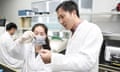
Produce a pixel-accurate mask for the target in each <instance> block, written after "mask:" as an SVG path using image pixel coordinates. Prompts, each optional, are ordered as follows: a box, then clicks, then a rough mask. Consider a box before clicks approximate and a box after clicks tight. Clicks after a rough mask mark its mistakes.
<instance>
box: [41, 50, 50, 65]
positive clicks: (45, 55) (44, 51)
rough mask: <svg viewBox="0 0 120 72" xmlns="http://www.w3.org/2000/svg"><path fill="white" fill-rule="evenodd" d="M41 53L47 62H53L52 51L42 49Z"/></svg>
mask: <svg viewBox="0 0 120 72" xmlns="http://www.w3.org/2000/svg"><path fill="white" fill-rule="evenodd" d="M40 55H41V58H42V60H43V62H44V63H45V64H48V63H50V62H51V52H50V51H49V50H46V49H41V50H40Z"/></svg>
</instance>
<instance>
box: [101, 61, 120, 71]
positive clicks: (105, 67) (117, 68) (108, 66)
mask: <svg viewBox="0 0 120 72" xmlns="http://www.w3.org/2000/svg"><path fill="white" fill-rule="evenodd" d="M99 72H120V66H115V65H112V64H110V63H102V64H99Z"/></svg>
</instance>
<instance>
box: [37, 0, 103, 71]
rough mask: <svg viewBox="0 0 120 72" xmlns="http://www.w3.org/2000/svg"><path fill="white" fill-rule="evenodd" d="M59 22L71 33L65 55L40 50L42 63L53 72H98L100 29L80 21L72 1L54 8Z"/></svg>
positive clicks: (101, 36)
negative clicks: (48, 65) (50, 67)
mask: <svg viewBox="0 0 120 72" xmlns="http://www.w3.org/2000/svg"><path fill="white" fill-rule="evenodd" d="M56 12H57V16H58V20H59V22H60V23H61V24H62V25H63V26H64V27H65V28H66V29H67V30H70V31H71V32H72V36H71V38H70V39H69V41H68V44H67V47H66V53H65V55H63V54H59V53H52V52H50V51H49V50H45V49H42V50H41V51H40V52H39V53H40V56H41V57H42V59H43V61H44V63H46V64H48V63H51V66H52V70H53V71H55V72H59V71H60V72H98V63H99V53H100V49H101V45H102V42H103V35H102V32H101V30H100V28H99V27H98V26H97V25H96V24H93V23H90V22H88V21H87V20H82V19H80V15H79V10H78V6H77V4H76V3H75V2H74V1H64V2H62V3H61V4H60V5H58V7H57V8H56Z"/></svg>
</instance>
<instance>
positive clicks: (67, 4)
mask: <svg viewBox="0 0 120 72" xmlns="http://www.w3.org/2000/svg"><path fill="white" fill-rule="evenodd" d="M59 8H62V9H63V10H65V11H69V12H72V11H73V10H75V11H76V14H77V16H78V17H80V15H79V10H78V5H77V4H76V3H75V2H74V1H72V0H70V1H64V2H62V3H61V4H60V5H58V7H57V8H56V12H57V11H58V10H59Z"/></svg>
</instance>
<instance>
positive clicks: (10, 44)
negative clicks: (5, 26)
mask: <svg viewBox="0 0 120 72" xmlns="http://www.w3.org/2000/svg"><path fill="white" fill-rule="evenodd" d="M20 48H21V45H19V46H18V44H17V43H15V42H14V41H13V39H12V36H11V35H10V34H9V33H8V32H5V33H4V34H3V35H2V36H0V63H1V64H4V65H7V66H8V67H9V68H12V69H17V70H20V69H21V68H22V66H23V61H21V60H19V59H21V56H19V54H18V53H20V54H22V51H20V50H21V49H20ZM15 57H17V58H18V59H16V58H15Z"/></svg>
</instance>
